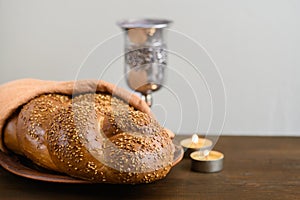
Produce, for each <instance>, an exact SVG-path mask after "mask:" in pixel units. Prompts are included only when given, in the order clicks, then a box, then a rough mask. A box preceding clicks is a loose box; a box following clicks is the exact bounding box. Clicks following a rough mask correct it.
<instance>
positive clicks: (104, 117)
mask: <svg viewBox="0 0 300 200" xmlns="http://www.w3.org/2000/svg"><path fill="white" fill-rule="evenodd" d="M169 134H170V132H168V131H167V130H166V129H164V128H163V127H161V126H160V125H159V124H158V122H157V121H156V120H155V119H154V118H153V117H152V116H151V115H149V114H148V113H145V112H142V111H140V110H137V109H136V108H135V107H133V106H131V105H128V104H127V103H125V102H124V101H123V100H122V99H120V98H118V97H113V95H111V94H109V93H107V92H97V93H81V94H77V95H75V96H73V97H72V96H71V95H65V94H58V93H52V94H42V95H39V96H37V97H35V98H32V99H31V100H30V101H29V102H27V103H26V104H24V105H23V106H22V107H20V108H19V109H17V110H16V111H15V112H14V114H13V115H12V116H11V117H10V118H9V119H7V120H6V125H5V126H4V129H3V136H2V137H3V141H4V145H5V146H6V148H7V149H9V150H11V151H13V152H15V153H17V154H20V155H22V156H25V157H27V158H29V159H30V160H32V161H33V162H34V163H35V164H37V165H40V166H42V167H44V168H47V169H50V170H53V171H56V172H60V173H65V174H67V175H69V176H72V177H76V178H80V179H85V180H89V181H93V182H105V183H125V184H137V183H149V182H153V181H156V180H159V179H162V178H164V177H165V176H166V175H167V174H168V173H169V171H170V169H171V167H172V161H173V154H174V145H173V143H172V140H171V138H170V136H169Z"/></svg>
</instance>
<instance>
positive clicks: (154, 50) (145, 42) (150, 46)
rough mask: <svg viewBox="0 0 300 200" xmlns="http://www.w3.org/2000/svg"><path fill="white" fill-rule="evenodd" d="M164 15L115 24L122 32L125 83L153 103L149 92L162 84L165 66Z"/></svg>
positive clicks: (166, 21) (165, 24)
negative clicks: (157, 17)
mask: <svg viewBox="0 0 300 200" xmlns="http://www.w3.org/2000/svg"><path fill="white" fill-rule="evenodd" d="M170 23H171V21H169V20H164V19H140V20H124V21H121V22H119V23H118V25H119V26H120V27H121V28H122V29H123V30H124V33H125V75H126V81H127V85H128V86H129V87H130V88H131V89H133V90H134V91H137V92H140V93H141V94H142V96H143V99H144V100H145V101H146V103H147V104H148V105H149V106H151V105H152V92H154V91H156V90H158V89H160V88H161V86H162V84H163V82H164V77H165V68H166V66H167V51H166V48H167V45H166V42H165V40H164V39H165V38H164V30H165V29H164V28H166V27H167V26H168V25H169V24H170Z"/></svg>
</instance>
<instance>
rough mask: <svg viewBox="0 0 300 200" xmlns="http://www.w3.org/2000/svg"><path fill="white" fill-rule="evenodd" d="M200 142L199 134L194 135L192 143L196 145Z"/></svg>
mask: <svg viewBox="0 0 300 200" xmlns="http://www.w3.org/2000/svg"><path fill="white" fill-rule="evenodd" d="M198 141H199V137H198V135H197V134H194V135H193V136H192V142H193V143H194V144H197V143H198Z"/></svg>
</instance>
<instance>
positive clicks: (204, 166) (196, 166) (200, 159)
mask: <svg viewBox="0 0 300 200" xmlns="http://www.w3.org/2000/svg"><path fill="white" fill-rule="evenodd" d="M190 157H191V159H192V167H191V169H192V170H193V171H196V172H219V171H221V170H222V169H223V160H224V154H223V153H221V152H218V151H208V150H204V151H195V152H193V153H191V155H190Z"/></svg>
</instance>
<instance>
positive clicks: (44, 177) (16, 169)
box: [0, 145, 184, 184]
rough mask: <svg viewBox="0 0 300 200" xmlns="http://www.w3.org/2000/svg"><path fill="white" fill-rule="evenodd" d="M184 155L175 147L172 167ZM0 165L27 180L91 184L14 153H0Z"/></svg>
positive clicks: (179, 147)
mask: <svg viewBox="0 0 300 200" xmlns="http://www.w3.org/2000/svg"><path fill="white" fill-rule="evenodd" d="M183 155H184V150H183V148H182V147H181V146H179V145H175V152H174V160H173V163H172V165H173V167H174V166H175V165H176V164H178V163H179V162H180V161H181V160H182V158H183ZM0 165H1V166H2V167H3V168H4V169H6V170H7V171H9V172H11V173H13V174H15V175H18V176H21V177H25V178H29V179H33V180H38V181H45V182H53V183H71V184H91V183H92V182H89V181H85V180H81V179H76V178H73V177H70V176H67V175H65V174H59V173H57V172H53V171H49V170H46V169H44V168H41V167H39V166H37V165H35V164H34V163H32V162H31V161H30V160H28V159H26V158H23V157H21V156H18V155H16V154H14V153H4V152H2V151H0Z"/></svg>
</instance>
